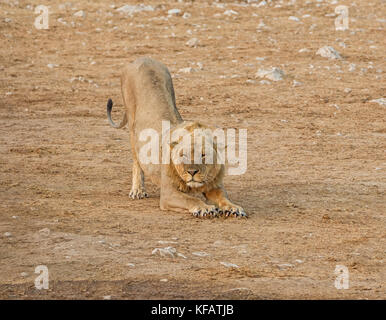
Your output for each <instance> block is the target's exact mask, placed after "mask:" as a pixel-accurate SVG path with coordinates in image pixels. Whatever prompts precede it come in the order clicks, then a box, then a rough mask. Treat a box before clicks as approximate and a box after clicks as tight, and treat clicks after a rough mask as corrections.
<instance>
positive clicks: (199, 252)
mask: <svg viewBox="0 0 386 320" xmlns="http://www.w3.org/2000/svg"><path fill="white" fill-rule="evenodd" d="M192 255H194V256H198V257H207V256H210V254H209V253H206V252H203V251H197V252H192Z"/></svg>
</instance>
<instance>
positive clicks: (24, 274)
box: [20, 272, 28, 277]
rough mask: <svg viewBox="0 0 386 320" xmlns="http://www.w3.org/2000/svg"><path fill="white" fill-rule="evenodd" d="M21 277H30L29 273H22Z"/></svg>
mask: <svg viewBox="0 0 386 320" xmlns="http://www.w3.org/2000/svg"><path fill="white" fill-rule="evenodd" d="M20 275H21V276H22V277H26V276H28V273H27V272H22V273H20Z"/></svg>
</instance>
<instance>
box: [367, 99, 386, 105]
mask: <svg viewBox="0 0 386 320" xmlns="http://www.w3.org/2000/svg"><path fill="white" fill-rule="evenodd" d="M370 102H375V103H378V104H379V105H381V106H386V98H379V99H374V100H371V101H370Z"/></svg>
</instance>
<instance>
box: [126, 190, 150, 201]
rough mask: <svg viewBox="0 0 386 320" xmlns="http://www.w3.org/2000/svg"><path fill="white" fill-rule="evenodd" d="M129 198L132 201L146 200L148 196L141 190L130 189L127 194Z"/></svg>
mask: <svg viewBox="0 0 386 320" xmlns="http://www.w3.org/2000/svg"><path fill="white" fill-rule="evenodd" d="M129 197H130V198H131V199H133V200H136V199H143V198H148V197H149V196H148V194H147V192H146V191H144V190H141V189H134V190H133V189H132V190H131V191H130V193H129Z"/></svg>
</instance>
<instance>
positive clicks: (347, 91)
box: [344, 88, 352, 93]
mask: <svg viewBox="0 0 386 320" xmlns="http://www.w3.org/2000/svg"><path fill="white" fill-rule="evenodd" d="M351 91H352V89H351V88H345V89H344V92H346V93H350V92H351Z"/></svg>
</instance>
